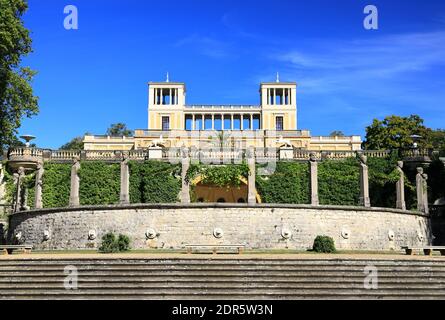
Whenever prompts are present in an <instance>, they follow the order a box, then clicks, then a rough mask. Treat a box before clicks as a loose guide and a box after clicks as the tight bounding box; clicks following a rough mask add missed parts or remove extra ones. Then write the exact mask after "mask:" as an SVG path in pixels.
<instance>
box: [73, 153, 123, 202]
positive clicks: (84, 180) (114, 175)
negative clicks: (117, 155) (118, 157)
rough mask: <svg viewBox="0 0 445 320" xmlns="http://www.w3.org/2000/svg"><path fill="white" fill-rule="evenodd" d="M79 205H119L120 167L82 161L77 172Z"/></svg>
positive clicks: (114, 164) (99, 162) (113, 164)
mask: <svg viewBox="0 0 445 320" xmlns="http://www.w3.org/2000/svg"><path fill="white" fill-rule="evenodd" d="M79 178H80V187H79V197H80V204H81V205H107V204H117V203H119V195H120V165H119V164H116V163H112V164H110V163H105V162H101V161H82V162H81V164H80V170H79Z"/></svg>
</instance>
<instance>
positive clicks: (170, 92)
mask: <svg viewBox="0 0 445 320" xmlns="http://www.w3.org/2000/svg"><path fill="white" fill-rule="evenodd" d="M168 104H172V89H168Z"/></svg>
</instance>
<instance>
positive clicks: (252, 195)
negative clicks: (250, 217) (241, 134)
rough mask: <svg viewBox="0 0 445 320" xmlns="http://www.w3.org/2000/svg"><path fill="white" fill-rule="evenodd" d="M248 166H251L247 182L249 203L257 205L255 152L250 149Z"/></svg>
mask: <svg viewBox="0 0 445 320" xmlns="http://www.w3.org/2000/svg"><path fill="white" fill-rule="evenodd" d="M247 165H248V166H249V177H248V181H247V203H248V204H250V205H253V204H256V187H255V175H256V169H255V151H254V150H253V148H250V149H249V150H248V152H247Z"/></svg>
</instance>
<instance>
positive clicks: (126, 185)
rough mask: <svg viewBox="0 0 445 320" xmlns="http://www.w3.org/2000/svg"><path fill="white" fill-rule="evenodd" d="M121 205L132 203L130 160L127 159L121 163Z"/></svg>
mask: <svg viewBox="0 0 445 320" xmlns="http://www.w3.org/2000/svg"><path fill="white" fill-rule="evenodd" d="M119 203H120V204H129V203H130V169H129V168H128V159H126V158H125V157H124V158H123V159H122V161H121V188H120V200H119Z"/></svg>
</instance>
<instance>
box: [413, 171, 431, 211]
mask: <svg viewBox="0 0 445 320" xmlns="http://www.w3.org/2000/svg"><path fill="white" fill-rule="evenodd" d="M427 180H428V175H427V174H425V173H423V168H422V167H419V168H417V175H416V190H417V210H418V211H420V212H423V213H429V208H428V184H427Z"/></svg>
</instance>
